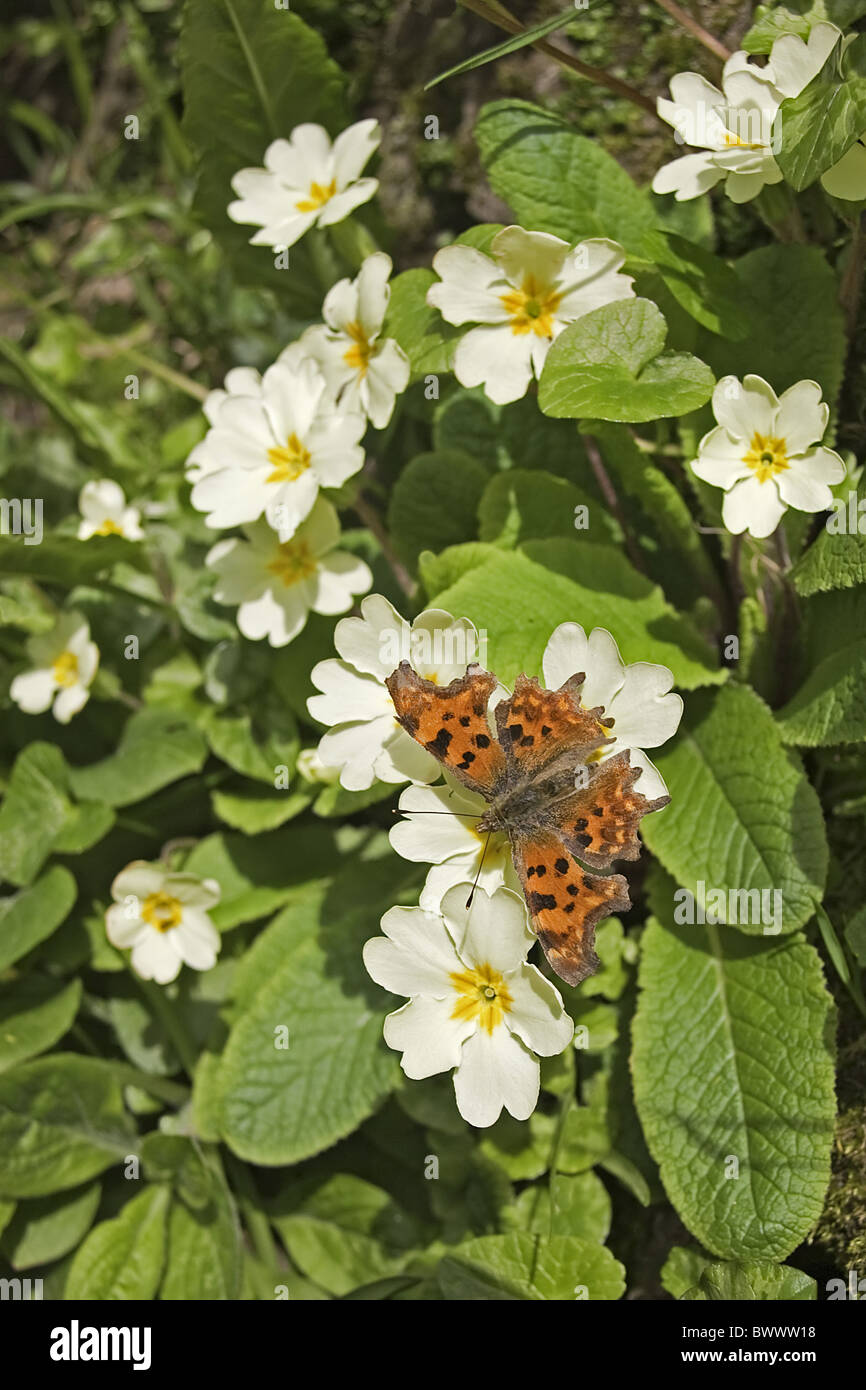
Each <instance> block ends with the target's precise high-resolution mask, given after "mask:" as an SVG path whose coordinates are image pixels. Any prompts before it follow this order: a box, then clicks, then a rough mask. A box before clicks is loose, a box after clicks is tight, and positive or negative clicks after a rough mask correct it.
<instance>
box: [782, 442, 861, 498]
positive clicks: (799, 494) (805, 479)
mask: <svg viewBox="0 0 866 1390" xmlns="http://www.w3.org/2000/svg"><path fill="white" fill-rule="evenodd" d="M820 454H826V455H828V456H829V458H830V459H831V460H833V459H836V460H838V465H839V467H838V469H833V477H832V481H833V482H834V483H840V482H841V481H842V479H843V478H844V476H845V474H844V471H843V470H844V467H845V465H844V463H843V462H842V460H841V459H840V458H839V457H838V455H836V454H833V453H832V451H831V450H829V449H823V450H821V451H820ZM813 460H814V462H813ZM821 472H822V469H821V460H820V457H819V455H818V454H806V455H805V456H804V457H800V458H792V459H791V460H790V461H789V466H788V468H787V469H785V471H784V472H783V473H777V474H776V479H775V481H776V486H777V487H778V489H779V493H780V495H781V497H782V500H783V501H784V502H787V504H788V506H789V507H796V509H797V511H800V512H823V511H826V510H827V508H828V507H831V506H832V505H833V494H832V492H831V491H830V487H829V482H830V481H831V480H827V479H824V478H822V477H821V476H820V475H821Z"/></svg>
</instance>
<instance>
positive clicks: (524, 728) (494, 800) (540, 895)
mask: <svg viewBox="0 0 866 1390" xmlns="http://www.w3.org/2000/svg"><path fill="white" fill-rule="evenodd" d="M584 679H585V678H584V676H583V674H582V673H578V674H575V675H574V676H572V677H571V678H570V679H569V680H568V681H566V682H565V684H564V685H562V686H561V687H560V688H559V690H545V689H543V687H541V686H540V685H539V684H538V682H537V681H536V680H534V679H529V678H528V677H526V676H518V678H517V681H516V682H515V687H514V693H513V694H512V695H511V696H510V697H508V698H507V699H503V700H501V701H500V702H499V703H498V704H497V705H496V706H495V707H494V711H493V717H494V721H495V726H496V732H495V734H494V733H493V731H492V729H491V725H490V721H489V717H488V705H489V702H490V699H491V696H492V695H493V693H494V691H495V690H496V688H497V685H498V682H497V680H496V677H495V676H493V675H492V674H491V673H490V672H489V671H484V670H482V669H481V667H479V666H476V665H472V666H469V667H467V670H466V675H465V676H461V677H459V678H458V679H457V680H454V681H452V682H451V683H450V685H447V686H437V685H435V684H433V683H432V682H431V681H426V680H424V679H423V678H422V677H421V676H419V675H418V674H417V672H416V671H414V670H413V668H412V667H411V666H410V665H409V663H408V662H406V661H404V662H401V664H400V666H399V667H398V668H397V670H396V671H394V672H393V674H392V675H390V676H389V677H388V679H387V681H386V684H387V686H388V690H389V692H390V694H391V698H392V700H393V702H394V708H395V710H396V713H397V720H398V722H399V723H400V724H401V725H402V727H403V728H404V729H405V730H406V732H407V733H409V734H411V736H412V737H413V738H414V739H415V740H416V742H418V743H420V744H421V745H422V747H424V748H426V749H427V751H428V752H430V753H432V754H433V755H434V757H436V758H437V759H438V761H439V762H440V763H441V765H442V766H443V767H444V768H447V769H448V771H449V772H451V773H452V774H453V775H454V776H455V777H457V778H458V780H460V781H461V782H463V784H464V785H465V786H467V787H468V788H469V789H470V790H471V791H474V792H476V793H479V794H480V795H481V796H483V797H484V798H485V800H486V801H487V803H488V804H487V807H486V808H485V810H484V812H483V814H482V815H481V816H480V817H479V819H478V821H477V824H476V828H477V830H478V831H479V832H482V833H483V832H486V831H493V832H499V833H503V834H505V835H507V836H508V839H509V842H510V846H511V856H512V860H513V863H514V867H515V870H516V872H517V875H518V878H519V879H520V882H521V885H522V887H523V891H524V896H525V898H526V903H527V907H528V908H529V913H530V917H531V920H532V927H533V930H534V931H535V932H536V933H537V935H538V938H539V940H540V942H541V945H542V947H543V949H544V952H545V954H546V956H547V958H548V960H549V962H550V964H551V966H552V967H553V969H554V970H555V971H556V972H557V974H558V975H560V976H561V978H562V979H564V980H566V981H568V982H569V983H570V984H577V983H579V981H580V980H582V979H585V978H586V976H587V975H591V974H593V973H594V971H595V970H597V969H598V958H597V956H596V954H595V951H594V949H593V945H594V936H595V925H596V923H597V922H598V921H600V920H601V919H602V918H603V917H606V916H608V915H609V914H610V913H612V912H620V911H624V910H625V909H626V908H628V907H629V906H630V899H629V895H628V888H627V884H626V881H625V879H624V878H623V877H622V875H621V874H611V873H606V872H605V873H604V874H603V875H598V874H592V873H589V872H588V871H587V867H584V866H588V867H589V868H593V869H600V870H607V869H609V868H610V866H611V865H612V864H613V863H614V862H615V861H616V860H617V859H636V858H637V857H638V855H639V853H640V841H639V840H638V838H637V827H638V825H639V822H640V819H641V817H642V816H643V815H645V814H646V813H647V812H649V811H655V810H659V809H660V808H661V807H662V806H664V805H666V804H667V801H668V800H669V798H668V797H666V796H663V797H658V798H656V799H655V800H653V801H649V800H647V798H645V797H643V796H641V794H640V792H639V791H637V790H636V788H635V785H634V784H635V782H636V781H637V780H638V778H639V777H640V769H639V768H636V767H632V766H631V764H630V758H629V754H628V752H627V751H626V752H623V753H619V754H615V755H614V756H611V757H608V758H606V759H605V760H603V761H602V758H601V755H602V753H603V750H604V749H605V748H606V747H608V746H609V745H610V744H611V742H612V741H613V740H612V737H611V733H610V730H611V728H612V727H613V720H612V719H609V718H605V715H604V710H603V709H602V708H601V707H596V708H594V709H586V708H585V707H584V706H583V705H582V704H581V702H580V690H581V687H582V685H583V681H584ZM576 861H577V862H576Z"/></svg>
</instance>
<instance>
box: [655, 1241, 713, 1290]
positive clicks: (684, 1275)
mask: <svg viewBox="0 0 866 1390" xmlns="http://www.w3.org/2000/svg"><path fill="white" fill-rule="evenodd" d="M708 1264H712V1260H711V1259H710V1258H709V1256H708V1255H705V1254H704V1253H703V1251H702V1250H700V1249H698V1247H697V1246H694V1245H675V1246H674V1247H673V1249H672V1250H671V1252H670V1254H669V1255H668V1257H667V1259H666V1260H665V1262H664V1264H663V1265H662V1268H661V1273H660V1274H659V1279H660V1280H661V1284H662V1288H664V1289H666V1290H667V1292H668V1293H669V1294H670V1295H671V1297H672V1298H681V1297H682V1295H683V1294H684V1293H685V1292H686V1291H687V1290H688V1289H691V1288H694V1286H695V1284H697V1283H698V1281H699V1279H700V1277H701V1275H702V1274H703V1272H704V1270H705V1269H706V1267H707V1265H708Z"/></svg>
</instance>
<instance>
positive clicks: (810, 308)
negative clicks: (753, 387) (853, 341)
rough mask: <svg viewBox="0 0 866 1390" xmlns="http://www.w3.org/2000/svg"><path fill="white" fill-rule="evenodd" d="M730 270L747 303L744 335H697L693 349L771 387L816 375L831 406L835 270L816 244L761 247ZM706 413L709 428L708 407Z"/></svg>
mask: <svg viewBox="0 0 866 1390" xmlns="http://www.w3.org/2000/svg"><path fill="white" fill-rule="evenodd" d="M734 270H735V272H736V274H737V277H738V279H739V280H740V282H741V284H742V287H743V302H744V303H746V304H747V305H748V306H749V311H750V322H749V333H748V337H747V339H746V342H745V344H743V345H741V344H738V343H730V342H727V341H726V340H725V339H724V338H719V337H717V336H715V335H711V336H710V335H706V334H702V335H701V337H700V339H699V342H698V351H699V352H700V353H701V356H702V357H704V358H705V359H706V360H707V362H708V363H709V364H710V366H711V367H712V369H713V371H714V372H715V374H716V376H717V377H722V376H726V375H728V374H729V373H733V374H734V375H735V376H738V377H743V376H744V375H745V373H747V372H754V373H755V374H757V375H758V376H762V377H764V379H765V380H766V381H768V382H769V383H770V385H771V386H772V387H773V389H774V390H775V391H776V392H782V391H786V390H787V389H788V387H789V386H793V385H794V383H795V382H797V381H803V380H804V379H811V380H813V381H817V382H818V383H819V384H820V386H821V389H822V391H823V394H824V399H825V400H826V401H829V402H830V403H831V405H832V403H833V402H834V401H835V400H836V397H837V395H838V394H839V387H840V385H841V382H842V369H843V367H844V363H845V353H846V338H845V327H844V322H843V317H842V311H841V309H840V307H839V304H838V294H839V286H838V282H837V279H836V274H835V272H834V270H833V268H832V266H831V265H830V264H829V263H828V261H827V258H826V256H825V255H824V253H823V251H821V250H819V248H818V247H817V246H797V245H790V244H788V245H782V244H776V245H773V246H762V247H760V249H759V250H757V251H750V252H749V253H748V255H746V256H743V257H742V258H741V259H740V260H739V261H737V263H736V265H735V266H734ZM792 287H793V289H794V290H795V293H792ZM707 420H708V427H709V424H711V423H712V418H711V417H710V415H709V412H707Z"/></svg>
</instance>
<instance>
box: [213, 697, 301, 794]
mask: <svg viewBox="0 0 866 1390" xmlns="http://www.w3.org/2000/svg"><path fill="white" fill-rule="evenodd" d="M200 726H201V728H202V730H203V732H204V735H205V738H206V739H207V741H208V743H209V744H210V747H211V751H212V752H214V753H216V755H217V757H218V758H222V760H223V762H224V763H228V765H229V767H231V768H234V770H235V772H240V773H241V774H242V775H243V776H244V777H252V778H254V779H255V780H256V781H257V782H266V783H267V784H268V785H269V786H270V787H271V788H273V786H274V776H275V771H276V768H278V767H285V768H286V769H287V772H288V775H289V776H291V774H292V772H293V771H294V768H295V759H296V758H297V755H298V727H297V725H296V723H295V721H294V718H293V717H292V713H291V711H290V710H287V709H286V707H285V705H283V704H282V702H281V701H279V700H276V699H273V698H272V699H270V700H268V701H267V702H266V703H265V704H264V705H263V704H262V703H261V701H260V702H259V704H258V705H257V706H255V707H254V708H253V709H252V710H249V711H248V710H225V709H207V710H205V712H204V714H203V715H202V717H201V720H200Z"/></svg>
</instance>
